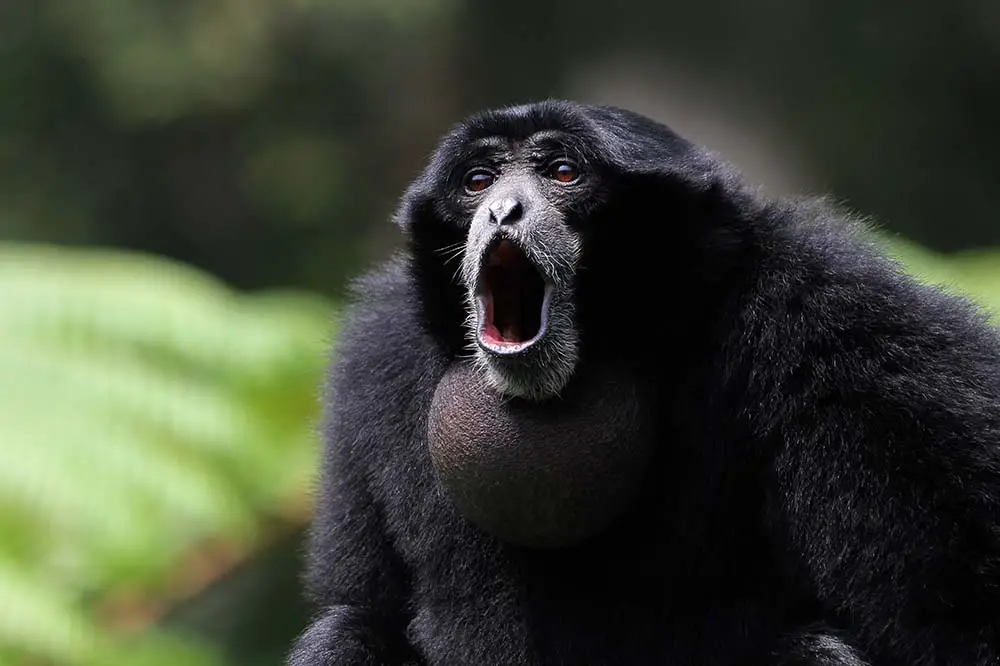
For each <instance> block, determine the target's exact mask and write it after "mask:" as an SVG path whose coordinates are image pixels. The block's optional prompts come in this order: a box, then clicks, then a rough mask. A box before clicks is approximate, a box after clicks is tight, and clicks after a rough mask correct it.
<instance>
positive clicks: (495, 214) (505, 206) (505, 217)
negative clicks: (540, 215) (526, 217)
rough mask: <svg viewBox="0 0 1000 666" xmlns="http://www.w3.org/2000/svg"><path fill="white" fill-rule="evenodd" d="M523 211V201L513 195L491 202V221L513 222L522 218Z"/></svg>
mask: <svg viewBox="0 0 1000 666" xmlns="http://www.w3.org/2000/svg"><path fill="white" fill-rule="evenodd" d="M523 213H524V210H523V208H522V207H521V202H520V201H518V200H517V199H514V198H512V197H506V198H504V199H500V200H499V201H494V202H493V203H491V204H490V221H491V222H493V223H495V224H513V223H514V222H517V221H518V220H520V219H521V215H522V214H523Z"/></svg>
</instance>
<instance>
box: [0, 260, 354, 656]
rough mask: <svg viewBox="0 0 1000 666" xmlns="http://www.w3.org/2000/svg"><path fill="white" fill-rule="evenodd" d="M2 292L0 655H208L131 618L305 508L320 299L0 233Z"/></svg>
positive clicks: (322, 328)
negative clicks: (243, 289)
mask: <svg viewBox="0 0 1000 666" xmlns="http://www.w3.org/2000/svg"><path fill="white" fill-rule="evenodd" d="M0 309H2V311H3V317H2V319H0V421H2V422H3V424H4V427H3V436H2V438H3V445H2V446H0V533H2V534H3V535H4V538H3V540H2V542H0V599H3V600H4V601H3V602H2V603H0V663H15V664H18V663H52V664H65V665H67V666H69V665H77V664H79V665H89V664H95V665H96V664H133V663H134V664H147V663H162V664H180V663H183V664H198V663H214V662H212V660H211V654H210V652H208V651H207V650H204V651H202V652H203V653H202V652H198V650H197V649H196V647H195V644H193V643H192V642H191V641H190V640H187V641H181V640H179V639H178V638H176V637H171V636H165V635H161V634H160V633H157V632H152V633H151V632H149V631H148V630H146V629H148V628H149V627H151V626H153V625H154V624H155V620H156V619H157V618H158V617H159V616H161V615H162V614H163V613H164V612H165V611H166V610H167V609H169V607H170V606H171V605H172V604H173V603H175V602H177V601H179V600H181V599H183V598H185V597H186V596H187V595H193V594H196V593H197V592H198V591H199V589H200V587H201V586H203V585H205V584H206V583H207V582H209V581H210V580H211V579H212V578H214V577H216V576H218V575H220V574H221V573H224V572H225V571H226V570H228V569H229V568H231V567H232V566H233V565H234V564H235V563H237V562H239V561H241V560H243V559H245V558H247V557H248V556H250V555H251V554H252V553H253V552H254V551H256V550H257V549H259V548H261V547H262V545H263V544H265V543H267V541H268V540H269V539H273V538H275V535H276V534H280V533H281V531H282V529H283V528H282V527H281V526H282V525H286V527H285V528H284V529H285V530H286V531H287V529H288V527H287V526H289V525H298V524H301V523H302V522H303V521H304V519H305V516H306V514H307V511H308V505H309V503H308V491H309V489H310V488H311V479H312V473H313V469H314V464H313V462H314V459H315V454H316V446H315V441H314V437H313V433H314V430H313V428H314V426H315V413H316V407H317V404H318V402H317V397H318V389H319V386H320V383H321V368H322V365H323V359H324V357H325V355H326V350H327V349H328V347H329V342H330V339H331V335H332V333H333V332H334V331H335V321H334V319H333V316H332V314H333V309H332V307H331V305H330V304H329V303H327V302H326V301H324V300H323V299H320V298H318V297H313V296H309V295H306V294H301V293H270V294H260V295H255V296H252V297H251V296H240V295H237V294H236V293H234V292H232V291H230V290H229V289H227V288H225V287H223V286H222V285H221V284H220V283H218V282H217V281H215V280H214V279H212V278H210V277H208V276H206V275H205V274H202V273H200V272H196V271H194V270H192V269H190V268H187V267H184V266H181V265H179V264H176V263H173V262H169V261H164V260H162V259H154V258H150V257H137V256H132V255H126V254H120V253H115V252H100V251H80V252H74V251H68V250H58V249H54V248H50V247H39V246H23V245H16V244H15V245H0ZM137 628H138V629H143V630H144V631H140V632H138V633H136V634H135V635H134V636H133V635H132V634H133V632H135V630H136V629H137ZM116 632H118V633H116ZM116 636H117V637H119V640H114V639H113V637H116ZM124 637H129V638H128V639H127V640H126V639H125V638H124ZM195 653H198V655H199V656H197V658H196V654H195ZM28 655H30V656H31V657H33V658H34V659H35V660H40V662H39V661H27V660H26V659H27V656H28ZM151 657H155V659H154V660H152V661H150V658H151Z"/></svg>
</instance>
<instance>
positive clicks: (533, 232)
mask: <svg viewBox="0 0 1000 666" xmlns="http://www.w3.org/2000/svg"><path fill="white" fill-rule="evenodd" d="M648 122H649V121H646V120H645V119H641V118H640V117H637V116H634V115H624V112H619V111H617V110H609V109H606V108H597V107H579V106H573V105H566V104H558V103H547V104H539V105H531V106H524V107H514V108H509V109H502V110H499V111H491V112H487V113H484V114H480V115H478V116H474V117H473V118H471V119H469V120H467V121H465V122H464V123H462V124H461V125H459V126H458V127H457V128H455V129H454V130H453V131H452V132H451V133H450V134H449V135H448V136H446V137H445V138H444V140H443V141H442V142H441V144H440V145H439V146H438V149H437V150H436V152H435V154H434V156H433V157H432V159H431V161H430V164H429V165H428V167H427V169H426V170H425V172H424V174H423V175H422V176H421V177H420V178H419V179H418V180H417V181H416V182H415V183H414V184H413V185H412V186H411V187H410V189H409V190H408V192H407V194H406V196H405V197H404V199H403V206H402V209H401V211H400V214H399V220H400V223H401V224H402V225H403V227H404V228H405V229H406V230H407V231H408V232H409V234H410V237H411V241H412V244H411V249H412V250H413V252H414V253H415V254H416V255H417V259H418V262H423V263H422V271H421V278H420V279H422V280H423V281H424V282H425V283H426V282H428V281H430V282H432V283H433V284H424V285H423V293H424V295H425V301H427V300H431V301H433V300H440V299H442V298H447V296H446V294H449V293H450V294H451V295H452V297H454V298H455V300H460V301H461V304H460V308H455V309H452V310H450V311H449V310H448V309H447V308H439V309H438V310H437V311H436V314H435V315H434V316H433V317H429V318H434V317H437V318H441V317H449V316H451V317H452V318H456V319H462V318H463V315H464V321H461V322H456V323H457V324H459V325H461V326H462V327H463V335H464V339H465V342H466V343H467V344H468V348H469V349H470V350H471V352H472V356H473V358H474V359H475V361H476V363H477V365H478V366H479V367H480V368H481V370H482V371H483V372H484V373H485V375H486V377H487V379H488V380H489V382H490V383H491V384H492V385H493V387H494V388H495V389H497V390H498V391H499V392H500V393H501V394H503V395H506V396H511V397H520V398H525V399H528V400H534V401H541V400H545V399H547V398H551V397H553V396H556V395H558V394H559V393H560V392H561V391H562V390H563V388H564V387H565V386H566V384H567V383H568V382H569V381H570V379H571V378H572V376H573V374H574V372H575V371H576V369H577V366H578V363H579V360H580V347H581V330H580V313H581V310H582V309H583V308H581V303H580V301H579V298H580V289H579V286H580V279H579V278H580V273H581V264H582V262H583V261H584V259H585V257H587V256H588V255H589V256H591V258H592V257H593V255H594V254H595V253H594V252H593V250H594V248H593V247H590V246H591V245H593V244H594V243H595V240H594V239H595V233H594V232H595V228H594V227H595V220H597V219H598V217H599V213H600V212H605V213H606V212H607V208H608V200H609V198H611V194H612V192H613V191H616V190H620V189H621V187H622V177H623V172H624V171H625V169H623V168H622V166H621V165H622V164H623V163H624V162H625V161H627V162H628V163H629V164H639V163H640V162H639V160H641V159H650V151H649V150H646V151H645V152H643V144H642V142H641V141H639V140H636V139H634V137H638V138H639V139H641V138H642V136H641V135H639V134H638V131H639V130H640V129H641V130H642V131H645V132H646V135H647V139H648V137H649V136H653V134H654V133H655V132H661V133H662V132H667V130H666V128H662V127H661V126H656V127H655V128H654V130H650V129H649V128H648V127H645V126H640V125H639V124H640V123H648ZM633 126H634V127H633ZM636 128H638V129H636ZM623 137H624V138H623ZM654 138H655V141H647V143H649V144H650V145H654V146H657V147H659V146H663V145H667V144H668V143H669V141H673V140H675V139H676V137H675V136H674V135H672V134H664V135H663V136H659V135H657V136H655V137H654ZM677 141H679V139H678V140H677ZM671 145H672V144H671ZM678 145H680V144H678ZM668 147H670V146H668ZM605 226H606V225H605ZM599 236H600V234H597V237H599ZM588 250H589V252H588ZM598 254H599V252H598ZM448 267H450V269H448ZM434 280H437V282H434ZM455 312H458V313H460V314H458V315H457V316H454V315H453V314H449V313H455ZM442 313H444V314H442Z"/></svg>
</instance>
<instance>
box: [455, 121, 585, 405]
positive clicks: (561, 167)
mask: <svg viewBox="0 0 1000 666" xmlns="http://www.w3.org/2000/svg"><path fill="white" fill-rule="evenodd" d="M570 146H571V142H569V141H567V140H565V137H561V136H560V134H559V133H558V132H539V133H535V134H532V135H531V136H529V137H527V138H525V139H524V140H521V141H517V140H510V139H504V138H500V137H493V138H486V139H483V140H480V141H477V142H475V143H474V145H472V146H470V148H471V150H470V156H469V158H467V159H465V160H462V161H461V162H460V163H459V164H457V165H456V173H455V176H456V177H455V178H453V180H452V182H453V183H454V184H453V186H452V187H453V190H452V191H451V193H450V195H451V196H450V198H451V200H452V204H453V206H454V210H455V212H456V213H457V217H458V219H463V220H466V226H467V229H468V233H467V236H466V239H465V244H464V249H463V255H462V263H461V271H460V274H461V278H462V282H463V285H464V287H465V290H466V299H467V309H468V314H469V317H468V319H467V322H466V325H467V327H468V331H467V333H468V338H469V340H470V341H471V342H472V343H473V344H474V345H475V347H474V349H475V357H476V359H477V360H478V362H479V364H480V365H481V367H482V369H483V370H484V371H485V372H486V373H487V376H488V378H489V379H490V381H491V382H492V383H493V385H494V386H495V387H496V388H497V389H498V390H499V391H500V392H501V393H504V394H508V395H513V396H518V397H523V398H528V399H534V400H540V399H545V398H548V397H551V396H553V395H555V394H557V393H559V391H560V390H561V389H562V388H563V386H564V385H565V384H566V382H567V381H568V380H569V378H570V376H571V375H572V373H573V370H574V367H575V365H576V362H577V357H578V347H579V339H578V332H577V321H576V316H575V303H574V293H573V292H574V284H575V277H576V273H577V269H578V267H579V263H580V258H581V253H582V248H583V236H582V226H583V225H582V222H583V220H581V219H579V218H578V215H579V213H580V212H582V209H585V208H586V206H585V205H581V204H584V203H585V202H587V201H589V200H591V199H593V198H594V195H595V190H596V189H597V188H596V187H595V185H596V182H595V181H596V180H597V179H598V175H597V174H596V173H594V172H592V171H589V170H588V169H587V163H586V161H585V160H584V159H583V157H582V156H581V155H578V154H576V153H575V152H574V151H573V150H572V149H571V147H570Z"/></svg>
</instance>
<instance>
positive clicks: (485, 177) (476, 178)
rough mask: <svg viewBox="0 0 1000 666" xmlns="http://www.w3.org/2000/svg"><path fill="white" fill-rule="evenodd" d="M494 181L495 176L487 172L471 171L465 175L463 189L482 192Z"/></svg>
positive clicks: (480, 170)
mask: <svg viewBox="0 0 1000 666" xmlns="http://www.w3.org/2000/svg"><path fill="white" fill-rule="evenodd" d="M495 180H496V176H494V175H493V174H492V173H490V172H489V171H484V170H482V169H473V170H472V171H470V172H469V173H467V174H466V175H465V189H467V190H469V191H470V192H482V191H483V190H485V189H486V188H487V187H489V186H490V185H492V184H493V182H494V181H495Z"/></svg>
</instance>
